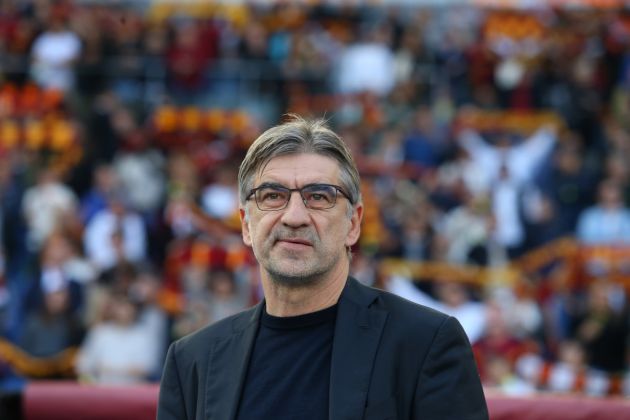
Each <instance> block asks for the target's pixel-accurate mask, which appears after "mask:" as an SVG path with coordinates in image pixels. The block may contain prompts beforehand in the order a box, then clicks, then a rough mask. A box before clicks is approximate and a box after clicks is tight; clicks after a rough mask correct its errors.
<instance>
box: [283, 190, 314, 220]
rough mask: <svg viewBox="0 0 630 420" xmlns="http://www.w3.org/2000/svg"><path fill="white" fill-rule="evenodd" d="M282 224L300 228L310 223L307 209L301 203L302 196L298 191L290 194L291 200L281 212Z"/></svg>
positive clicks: (302, 202)
mask: <svg viewBox="0 0 630 420" xmlns="http://www.w3.org/2000/svg"><path fill="white" fill-rule="evenodd" d="M281 221H282V223H284V224H285V225H287V226H290V227H300V226H304V225H307V224H308V223H309V221H310V215H309V212H308V209H307V208H306V206H305V205H304V201H302V196H301V195H300V193H299V192H298V191H292V192H291V199H290V200H289V203H288V204H287V207H286V208H285V209H284V210H282V218H281Z"/></svg>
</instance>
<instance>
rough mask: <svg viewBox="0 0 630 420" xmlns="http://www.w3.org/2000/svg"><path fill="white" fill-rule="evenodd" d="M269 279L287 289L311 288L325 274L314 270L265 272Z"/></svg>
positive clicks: (273, 270)
mask: <svg viewBox="0 0 630 420" xmlns="http://www.w3.org/2000/svg"><path fill="white" fill-rule="evenodd" d="M267 273H268V274H269V278H270V279H271V281H272V282H274V283H275V284H277V285H281V286H287V287H303V286H311V285H313V284H316V283H318V282H319V281H320V279H321V278H322V277H323V274H324V273H325V272H320V271H315V270H304V271H300V270H275V269H272V270H267Z"/></svg>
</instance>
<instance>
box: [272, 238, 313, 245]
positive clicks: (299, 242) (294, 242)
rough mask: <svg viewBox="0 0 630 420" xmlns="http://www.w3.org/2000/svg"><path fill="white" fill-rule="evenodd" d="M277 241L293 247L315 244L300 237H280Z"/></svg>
mask: <svg viewBox="0 0 630 420" xmlns="http://www.w3.org/2000/svg"><path fill="white" fill-rule="evenodd" d="M276 243H280V244H283V245H288V246H292V247H305V246H313V244H312V243H311V242H310V241H307V240H306V239H300V238H286V239H278V240H277V241H276Z"/></svg>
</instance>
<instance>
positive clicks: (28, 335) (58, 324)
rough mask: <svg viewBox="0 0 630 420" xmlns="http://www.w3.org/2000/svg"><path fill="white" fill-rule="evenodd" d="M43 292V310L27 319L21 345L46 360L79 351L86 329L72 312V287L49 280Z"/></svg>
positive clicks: (57, 279)
mask: <svg viewBox="0 0 630 420" xmlns="http://www.w3.org/2000/svg"><path fill="white" fill-rule="evenodd" d="M42 292H43V294H44V296H43V299H42V300H43V302H42V306H41V307H40V308H38V309H37V310H36V311H34V312H33V313H31V314H30V315H29V316H28V317H27V318H26V321H25V323H24V329H23V331H22V334H21V335H20V338H19V344H20V347H21V348H22V349H23V350H24V351H26V352H27V353H28V354H29V355H31V356H34V357H43V358H45V357H51V356H56V355H58V354H59V353H61V352H62V351H64V350H67V349H69V348H71V347H78V346H79V345H80V344H81V341H82V340H83V334H84V328H83V325H82V324H81V320H80V319H79V317H78V316H77V314H76V312H73V311H72V305H71V303H70V299H71V297H70V291H69V288H68V284H67V283H66V281H65V280H64V279H63V278H62V277H53V276H50V275H49V276H47V277H46V280H45V282H44V285H43V289H42Z"/></svg>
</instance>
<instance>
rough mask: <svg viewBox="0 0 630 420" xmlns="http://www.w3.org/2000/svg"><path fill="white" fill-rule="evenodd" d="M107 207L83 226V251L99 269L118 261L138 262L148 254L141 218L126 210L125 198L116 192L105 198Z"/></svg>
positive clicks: (107, 267)
mask: <svg viewBox="0 0 630 420" xmlns="http://www.w3.org/2000/svg"><path fill="white" fill-rule="evenodd" d="M107 202H108V207H107V208H106V209H104V210H101V211H99V212H98V213H96V215H94V217H93V218H92V220H91V221H90V222H89V223H88V224H87V226H86V227H85V233H84V235H83V241H84V246H85V252H86V255H87V257H88V258H89V259H90V261H91V262H92V263H93V264H94V265H95V266H96V267H97V269H98V270H99V271H101V272H102V271H105V270H107V269H110V268H112V267H114V266H115V265H117V264H118V263H120V262H123V261H128V262H132V263H136V262H141V261H143V260H144V259H145V258H146V255H147V233H146V226H145V223H144V220H143V219H142V217H140V215H138V214H137V213H135V212H134V211H132V210H131V209H129V205H128V203H127V200H126V197H125V196H124V195H122V194H121V193H120V191H116V192H115V193H113V194H110V195H109V196H108V197H107Z"/></svg>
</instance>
